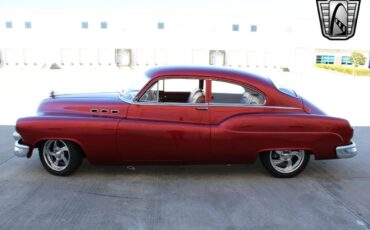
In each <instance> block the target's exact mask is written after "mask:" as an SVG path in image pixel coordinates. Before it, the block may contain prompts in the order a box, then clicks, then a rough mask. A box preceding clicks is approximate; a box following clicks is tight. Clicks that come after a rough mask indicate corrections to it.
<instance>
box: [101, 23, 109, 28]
mask: <svg viewBox="0 0 370 230" xmlns="http://www.w3.org/2000/svg"><path fill="white" fill-rule="evenodd" d="M100 28H101V29H107V28H108V22H100Z"/></svg>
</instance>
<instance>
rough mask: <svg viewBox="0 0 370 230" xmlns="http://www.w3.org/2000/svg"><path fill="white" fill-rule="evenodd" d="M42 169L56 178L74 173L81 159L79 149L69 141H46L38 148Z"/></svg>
mask: <svg viewBox="0 0 370 230" xmlns="http://www.w3.org/2000/svg"><path fill="white" fill-rule="evenodd" d="M39 156H40V160H41V163H42V165H43V166H44V168H45V169H46V170H47V171H48V172H49V173H51V174H53V175H57V176H68V175H70V174H72V173H73V172H74V171H76V170H77V169H78V168H79V167H80V165H81V163H82V159H83V155H82V151H81V149H80V148H79V147H78V146H77V145H76V144H74V143H72V142H70V141H63V140H47V141H46V142H45V143H44V144H43V145H42V146H41V147H40V148H39Z"/></svg>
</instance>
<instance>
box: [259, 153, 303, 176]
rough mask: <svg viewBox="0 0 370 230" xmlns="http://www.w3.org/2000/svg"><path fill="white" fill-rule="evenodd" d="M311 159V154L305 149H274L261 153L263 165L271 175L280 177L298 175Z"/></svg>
mask: <svg viewBox="0 0 370 230" xmlns="http://www.w3.org/2000/svg"><path fill="white" fill-rule="evenodd" d="M309 160H310V154H309V153H308V152H307V151H305V150H272V151H270V152H266V153H263V154H261V161H262V164H263V166H264V167H265V168H266V169H267V171H269V172H270V173H271V175H273V176H275V177H280V178H288V177H294V176H296V175H298V174H299V173H301V172H302V171H303V170H304V169H305V168H306V166H307V164H308V161H309Z"/></svg>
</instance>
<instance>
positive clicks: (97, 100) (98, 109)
mask: <svg viewBox="0 0 370 230" xmlns="http://www.w3.org/2000/svg"><path fill="white" fill-rule="evenodd" d="M128 105H129V104H128V103H126V102H124V101H122V100H121V99H120V98H119V93H117V92H116V93H79V94H61V95H51V96H50V98H47V99H45V100H43V101H42V102H41V104H40V106H39V108H38V110H37V114H38V115H39V116H48V115H49V116H62V115H63V116H108V117H125V116H126V112H127V108H128Z"/></svg>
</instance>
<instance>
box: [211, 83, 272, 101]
mask: <svg viewBox="0 0 370 230" xmlns="http://www.w3.org/2000/svg"><path fill="white" fill-rule="evenodd" d="M212 103H226V104H245V105H263V104H265V98H264V97H263V95H261V94H260V93H258V92H257V91H255V90H253V89H250V88H248V87H244V86H241V85H238V84H234V83H229V82H224V81H212Z"/></svg>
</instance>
